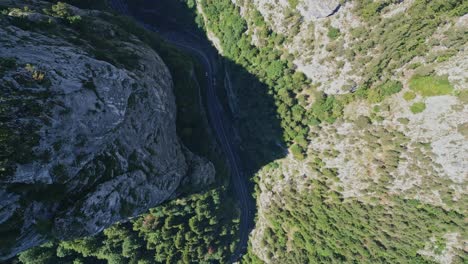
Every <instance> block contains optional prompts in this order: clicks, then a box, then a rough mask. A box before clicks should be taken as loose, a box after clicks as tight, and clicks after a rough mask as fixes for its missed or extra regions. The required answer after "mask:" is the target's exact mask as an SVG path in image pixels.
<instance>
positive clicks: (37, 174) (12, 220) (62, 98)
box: [0, 1, 214, 259]
mask: <svg viewBox="0 0 468 264" xmlns="http://www.w3.org/2000/svg"><path fill="white" fill-rule="evenodd" d="M0 8H1V9H2V13H1V15H0V24H1V27H0V43H1V45H0V87H1V89H2V97H1V99H0V100H1V101H2V104H1V106H0V107H1V108H0V109H1V111H0V113H1V123H2V128H1V138H0V145H1V149H2V151H1V160H0V162H1V163H0V182H1V186H0V237H1V239H0V259H1V258H7V257H10V256H13V255H14V254H16V253H17V252H19V251H22V250H25V249H27V248H29V247H32V246H35V245H38V244H40V243H42V242H44V241H47V240H50V239H60V240H63V239H70V238H73V237H78V236H84V235H90V234H95V233H97V232H99V231H102V230H103V229H104V228H105V227H107V226H109V225H111V224H113V223H115V222H117V221H119V220H122V219H126V218H129V217H132V216H136V215H138V214H141V213H142V212H144V211H146V210H147V209H148V208H150V207H154V206H155V205H157V204H160V203H162V202H164V201H166V200H168V199H171V198H174V197H175V195H176V194H177V190H178V188H180V187H181V186H182V185H183V184H184V185H189V184H197V185H201V186H204V185H207V184H208V183H210V182H211V181H212V180H213V179H214V167H213V165H212V164H211V163H210V162H209V161H207V160H205V159H203V158H200V157H198V156H196V155H194V154H192V153H191V152H190V151H189V150H188V149H186V148H185V147H184V146H183V145H182V144H181V143H180V141H179V139H178V138H177V135H176V126H175V118H176V115H175V114H176V107H175V101H174V95H173V92H172V80H171V76H170V74H169V71H168V70H167V68H166V66H165V65H164V63H163V62H162V60H161V59H160V58H159V56H158V55H157V54H156V53H155V51H154V50H152V49H151V48H150V47H149V46H148V45H147V44H145V43H144V42H142V41H141V40H140V39H138V38H136V37H135V36H133V35H131V34H129V33H128V32H127V31H126V30H125V28H122V27H119V26H118V23H115V19H114V18H113V16H111V15H109V14H106V13H101V12H98V11H85V10H80V9H77V8H74V7H72V6H68V5H65V4H57V5H53V6H52V5H50V4H48V3H46V2H41V1H32V2H31V1H24V2H22V1H14V3H12V2H11V1H0Z"/></svg>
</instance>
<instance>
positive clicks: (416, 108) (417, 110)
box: [410, 102, 426, 114]
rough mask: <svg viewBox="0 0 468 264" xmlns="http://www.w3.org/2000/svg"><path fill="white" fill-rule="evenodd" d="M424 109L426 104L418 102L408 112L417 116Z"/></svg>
mask: <svg viewBox="0 0 468 264" xmlns="http://www.w3.org/2000/svg"><path fill="white" fill-rule="evenodd" d="M425 109H426V104H425V103H424V102H418V103H414V104H413V105H412V106H411V107H410V110H411V112H413V114H418V113H421V112H422V111H424V110H425Z"/></svg>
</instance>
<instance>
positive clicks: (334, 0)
mask: <svg viewBox="0 0 468 264" xmlns="http://www.w3.org/2000/svg"><path fill="white" fill-rule="evenodd" d="M339 7H340V1H338V0H326V1H323V0H303V1H302V2H300V4H299V5H298V7H297V8H298V10H299V11H300V12H301V15H302V16H303V17H304V18H305V19H306V20H308V21H310V20H312V19H313V18H323V17H327V16H330V15H332V14H333V13H334V12H336V10H337V9H338V8H339Z"/></svg>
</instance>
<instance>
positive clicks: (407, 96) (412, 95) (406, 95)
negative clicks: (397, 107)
mask: <svg viewBox="0 0 468 264" xmlns="http://www.w3.org/2000/svg"><path fill="white" fill-rule="evenodd" d="M414 98H416V94H415V93H413V92H406V93H404V94H403V99H405V100H406V101H411V100H413V99H414Z"/></svg>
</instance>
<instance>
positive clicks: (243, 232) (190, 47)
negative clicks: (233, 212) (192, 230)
mask: <svg viewBox="0 0 468 264" xmlns="http://www.w3.org/2000/svg"><path fill="white" fill-rule="evenodd" d="M110 2H111V4H112V8H114V9H115V10H116V11H118V12H119V13H121V14H124V15H127V16H131V17H133V18H134V19H136V20H137V21H138V22H140V23H141V24H142V25H143V26H144V27H145V28H147V29H148V30H151V31H154V32H157V33H158V34H159V35H160V36H161V37H163V38H164V39H165V40H166V41H167V42H168V43H170V44H172V45H174V46H176V47H178V48H180V49H181V50H184V51H186V52H189V53H190V54H192V55H194V56H195V57H196V58H197V59H198V60H199V62H200V63H201V64H202V65H203V67H204V69H205V71H206V73H207V89H206V102H207V109H208V116H209V121H210V125H211V126H212V128H213V131H214V133H215V136H216V138H217V140H218V142H219V144H220V146H221V148H222V150H223V152H224V154H225V156H226V159H227V162H228V166H229V169H230V172H231V180H232V184H233V187H234V191H235V193H236V196H237V199H238V201H239V207H240V211H241V212H240V213H241V217H240V224H239V243H238V246H237V248H236V250H235V251H234V253H233V255H232V257H231V262H235V261H237V260H238V259H239V258H240V256H241V255H242V254H244V253H245V252H246V250H247V242H248V239H249V232H250V230H251V228H252V227H253V221H252V220H253V217H254V215H253V212H254V210H255V206H254V202H253V199H252V197H251V195H250V193H249V190H248V188H247V181H248V179H247V178H246V177H245V174H244V172H243V169H242V164H241V161H240V157H239V153H238V146H237V145H236V143H235V140H234V133H233V131H234V127H233V126H232V125H231V123H230V122H229V119H228V118H227V115H226V113H225V112H224V110H223V108H222V106H221V103H220V100H219V99H218V97H217V95H216V86H215V85H216V84H215V75H216V71H215V69H216V67H217V60H216V59H217V56H218V55H217V53H216V51H214V49H213V47H211V46H209V45H207V44H205V43H204V42H203V41H202V39H200V38H199V37H198V36H197V35H195V34H193V33H191V32H175V31H163V30H161V29H158V28H155V27H153V26H151V25H148V24H146V23H143V22H142V21H140V20H139V19H138V17H135V16H134V15H132V14H131V13H130V11H129V9H128V7H127V5H126V3H125V1H124V0H111V1H110Z"/></svg>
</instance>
